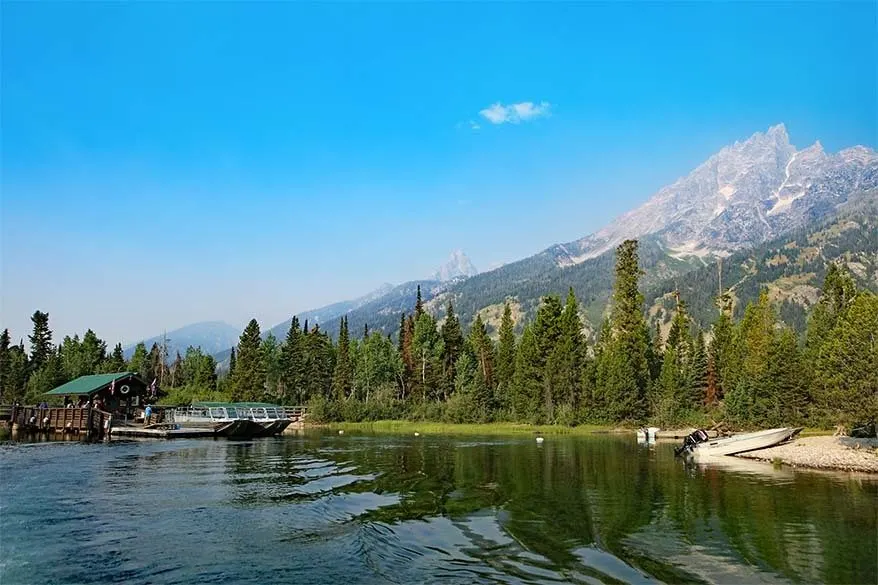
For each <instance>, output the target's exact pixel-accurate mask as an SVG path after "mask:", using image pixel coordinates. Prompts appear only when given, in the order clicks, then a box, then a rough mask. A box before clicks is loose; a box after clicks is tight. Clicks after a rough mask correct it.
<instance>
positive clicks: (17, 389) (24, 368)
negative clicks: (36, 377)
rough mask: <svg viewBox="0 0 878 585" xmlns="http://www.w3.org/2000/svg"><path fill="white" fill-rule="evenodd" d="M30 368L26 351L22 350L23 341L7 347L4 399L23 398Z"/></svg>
mask: <svg viewBox="0 0 878 585" xmlns="http://www.w3.org/2000/svg"><path fill="white" fill-rule="evenodd" d="M30 370H31V366H30V364H29V363H28V357H27V352H26V351H25V350H24V343H23V342H21V343H19V344H18V345H13V346H11V347H10V348H9V367H8V370H7V376H8V377H7V380H6V387H5V388H4V391H3V398H4V400H8V401H9V402H15V401H20V400H23V399H24V397H25V393H26V392H27V384H28V377H29V375H30Z"/></svg>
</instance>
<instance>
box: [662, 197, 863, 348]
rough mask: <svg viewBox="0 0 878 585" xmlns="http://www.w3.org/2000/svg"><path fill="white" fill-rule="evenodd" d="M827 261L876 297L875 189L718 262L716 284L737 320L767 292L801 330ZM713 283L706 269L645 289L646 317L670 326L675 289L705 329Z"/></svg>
mask: <svg viewBox="0 0 878 585" xmlns="http://www.w3.org/2000/svg"><path fill="white" fill-rule="evenodd" d="M830 262H837V263H840V264H844V265H846V266H847V267H848V269H849V270H850V273H851V275H852V276H853V277H854V279H855V280H856V281H857V284H858V285H859V286H860V287H861V288H864V289H871V290H873V291H878V189H874V190H871V191H868V192H866V193H860V194H857V195H856V196H855V197H852V198H851V199H850V201H849V202H848V203H847V204H846V205H845V206H843V207H841V208H839V211H838V213H837V214H835V215H833V216H832V217H830V218H828V219H824V220H823V221H819V222H816V223H814V224H812V225H810V226H808V227H806V228H803V229H799V230H795V231H794V232H791V233H789V234H787V235H784V236H781V237H779V238H775V239H773V240H772V241H770V242H767V243H765V244H762V245H760V246H757V247H755V248H753V249H750V250H745V251H741V252H738V253H736V254H734V255H732V256H730V257H729V258H726V259H724V260H723V261H722V286H723V290H725V291H727V292H728V293H729V295H730V297H731V299H732V302H733V303H734V304H733V307H734V315H735V318H740V317H741V316H742V315H743V311H744V308H745V307H746V305H747V303H749V302H753V301H755V300H756V299H757V298H758V297H759V292H760V290H761V288H762V287H767V288H768V292H769V298H770V299H771V300H772V301H773V302H774V303H775V304H776V305H777V306H778V308H779V311H780V317H781V319H782V320H783V321H784V322H786V323H787V324H788V325H790V326H791V327H793V328H795V329H796V330H797V331H800V332H801V331H803V330H804V327H805V319H806V314H807V312H808V311H809V309H810V308H811V307H812V306H813V304H814V303H815V302H816V300H817V295H818V293H819V289H820V286H821V283H822V282H823V278H824V276H825V275H826V270H827V266H828V264H829V263H830ZM719 282H720V271H719V269H718V266H717V264H714V263H711V264H710V265H708V266H703V267H701V268H699V269H697V270H694V271H691V272H688V273H685V274H681V275H678V276H676V277H674V278H671V279H667V280H665V281H663V282H661V283H659V284H657V285H653V286H649V285H647V286H646V287H645V290H646V299H647V304H650V305H651V306H650V308H649V312H650V316H651V317H652V318H653V320H659V321H661V322H665V323H666V322H668V321H670V319H671V315H672V312H673V307H674V304H675V300H674V296H673V291H674V290H675V288H676V289H677V290H678V291H679V293H680V297H681V298H682V299H683V300H684V301H685V302H686V303H687V305H688V307H689V312H690V314H691V316H692V317H693V319H694V321H695V322H696V323H699V324H700V325H701V326H702V327H704V328H706V327H707V326H708V325H709V324H710V323H712V322H713V321H714V320H715V319H716V317H717V315H718V309H717V306H716V304H715V301H716V297H717V294H718V293H719Z"/></svg>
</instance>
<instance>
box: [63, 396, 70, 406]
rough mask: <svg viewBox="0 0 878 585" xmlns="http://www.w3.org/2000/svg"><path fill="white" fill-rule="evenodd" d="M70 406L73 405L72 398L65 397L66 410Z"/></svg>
mask: <svg viewBox="0 0 878 585" xmlns="http://www.w3.org/2000/svg"><path fill="white" fill-rule="evenodd" d="M70 404H71V403H70V397H69V396H65V397H64V408H67V407H68V406H70Z"/></svg>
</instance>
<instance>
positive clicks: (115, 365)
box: [107, 343, 126, 374]
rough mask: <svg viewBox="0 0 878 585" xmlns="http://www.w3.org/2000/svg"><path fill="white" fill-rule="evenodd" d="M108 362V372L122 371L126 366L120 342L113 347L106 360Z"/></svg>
mask: <svg viewBox="0 0 878 585" xmlns="http://www.w3.org/2000/svg"><path fill="white" fill-rule="evenodd" d="M108 361H109V363H108V365H107V369H108V370H109V372H107V373H108V374H111V373H115V372H124V371H125V368H126V364H125V353H124V352H123V351H122V344H121V343H117V344H116V345H115V347H113V353H112V355H111V356H110V359H109V360H108Z"/></svg>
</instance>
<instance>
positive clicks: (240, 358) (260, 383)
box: [232, 319, 265, 402]
mask: <svg viewBox="0 0 878 585" xmlns="http://www.w3.org/2000/svg"><path fill="white" fill-rule="evenodd" d="M261 347H262V340H261V336H260V332H259V323H258V322H257V321H256V319H251V320H250V323H248V324H247V327H245V328H244V332H243V333H241V338H240V340H239V341H238V352H237V354H238V355H237V362H236V365H235V373H234V376H233V379H232V400H234V401H253V402H256V401H259V400H262V399H263V395H264V394H265V364H264V362H263V359H262V357H263V356H262V351H261Z"/></svg>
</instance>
